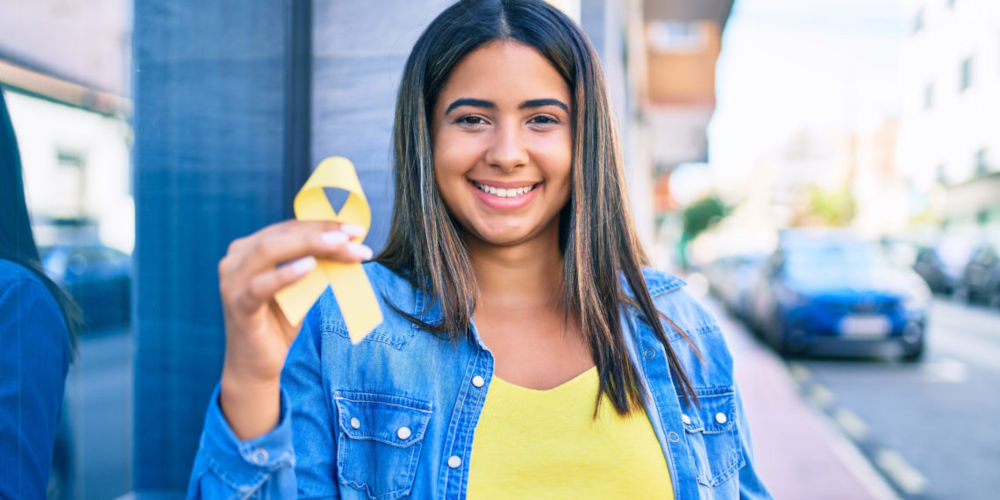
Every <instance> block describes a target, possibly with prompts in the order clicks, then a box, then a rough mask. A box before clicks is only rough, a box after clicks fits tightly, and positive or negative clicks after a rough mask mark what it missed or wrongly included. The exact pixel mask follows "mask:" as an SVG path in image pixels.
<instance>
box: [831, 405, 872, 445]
mask: <svg viewBox="0 0 1000 500" xmlns="http://www.w3.org/2000/svg"><path fill="white" fill-rule="evenodd" d="M833 420H834V421H836V422H837V425H839V426H840V428H841V429H843V430H844V432H846V433H847V435H848V436H850V437H851V439H853V440H855V441H864V439H865V438H866V437H868V424H866V423H865V421H864V420H861V417H859V416H857V415H855V414H854V412H852V411H850V410H845V409H843V408H840V409H838V410H837V411H836V412H834V414H833Z"/></svg>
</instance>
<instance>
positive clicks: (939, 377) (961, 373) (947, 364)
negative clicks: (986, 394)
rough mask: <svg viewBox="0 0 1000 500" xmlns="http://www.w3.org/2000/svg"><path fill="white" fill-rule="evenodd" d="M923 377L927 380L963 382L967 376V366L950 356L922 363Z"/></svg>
mask: <svg viewBox="0 0 1000 500" xmlns="http://www.w3.org/2000/svg"><path fill="white" fill-rule="evenodd" d="M923 373H924V377H925V378H926V379H927V381H928V382H952V383H958V382H964V381H965V379H967V378H969V367H968V365H966V364H965V363H963V362H961V361H958V360H956V359H952V358H944V359H942V360H940V361H937V362H934V363H928V364H926V365H924V369H923Z"/></svg>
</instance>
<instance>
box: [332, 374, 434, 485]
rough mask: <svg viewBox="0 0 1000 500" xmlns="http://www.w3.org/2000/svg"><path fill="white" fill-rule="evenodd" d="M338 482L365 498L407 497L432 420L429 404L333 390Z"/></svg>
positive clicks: (415, 400)
mask: <svg viewBox="0 0 1000 500" xmlns="http://www.w3.org/2000/svg"><path fill="white" fill-rule="evenodd" d="M333 397H334V402H335V403H336V405H337V426H338V428H339V430H338V432H337V478H338V479H339V481H340V482H341V484H343V485H346V486H349V487H352V488H355V489H358V490H361V491H363V492H364V493H365V494H366V495H367V496H368V497H369V498H372V499H376V500H392V499H395V498H400V497H402V496H405V495H408V494H409V493H410V490H411V488H412V487H413V479H414V477H415V474H416V471H417V463H418V462H419V460H420V448H421V446H422V441H423V439H424V433H425V432H426V430H427V423H428V422H429V421H430V418H431V403H429V402H426V401H420V400H417V399H411V398H406V397H402V396H394V395H389V394H377V393H369V392H357V391H335V392H334V396H333Z"/></svg>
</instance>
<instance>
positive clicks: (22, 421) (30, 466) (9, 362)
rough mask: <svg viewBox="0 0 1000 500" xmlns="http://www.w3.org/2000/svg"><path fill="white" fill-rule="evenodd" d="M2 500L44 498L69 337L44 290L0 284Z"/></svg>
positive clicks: (17, 282) (18, 282)
mask: <svg viewBox="0 0 1000 500" xmlns="http://www.w3.org/2000/svg"><path fill="white" fill-rule="evenodd" d="M0 342H2V345H3V348H0V373H2V374H3V375H2V376H0V498H45V488H46V484H47V482H48V478H49V466H50V464H51V463H52V448H53V446H54V444H55V437H56V429H57V428H58V427H59V419H60V416H61V412H62V402H63V389H64V388H65V383H66V372H67V370H68V369H69V357H70V353H69V336H68V334H67V332H66V324H65V322H64V320H63V316H62V313H61V312H60V311H59V306H58V304H56V301H55V299H53V298H52V295H51V294H50V293H49V291H48V289H47V288H45V285H42V284H41V283H39V282H37V281H34V280H29V279H21V278H15V279H14V280H11V281H7V282H6V283H3V282H0Z"/></svg>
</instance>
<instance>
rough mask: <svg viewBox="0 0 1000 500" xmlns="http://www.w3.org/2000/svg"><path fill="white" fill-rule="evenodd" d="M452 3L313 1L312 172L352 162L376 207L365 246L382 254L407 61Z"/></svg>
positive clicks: (390, 211)
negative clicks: (339, 159) (329, 163)
mask: <svg viewBox="0 0 1000 500" xmlns="http://www.w3.org/2000/svg"><path fill="white" fill-rule="evenodd" d="M451 3H452V2H451V1H448V0H444V1H442V0H432V1H419V2H414V1H412V0H384V1H380V2H377V3H376V2H330V1H324V0H316V1H315V2H313V86H312V87H313V96H312V98H313V122H312V126H313V136H312V157H313V166H315V165H316V164H317V163H319V161H320V160H322V159H323V158H326V157H328V156H335V155H336V156H346V157H347V158H350V159H351V161H353V162H354V165H355V166H356V167H357V169H358V176H359V177H360V179H361V183H362V184H363V186H364V189H365V194H366V195H367V196H368V200H369V203H370V204H371V207H372V229H371V233H370V234H369V236H368V239H367V240H366V242H367V243H368V244H369V245H370V246H372V248H374V249H375V250H376V251H378V250H379V249H380V248H382V246H383V245H384V243H385V240H386V237H387V236H388V232H389V221H390V217H391V215H392V189H393V187H392V147H391V144H390V136H391V134H392V120H393V114H394V109H395V105H396V91H397V89H398V88H399V78H400V75H401V74H402V71H403V64H404V63H405V62H406V57H407V56H408V55H409V53H410V49H412V48H413V44H414V43H415V42H416V41H417V37H419V36H420V33H421V32H422V31H423V30H424V28H425V27H426V26H427V25H428V24H429V23H430V22H431V20H432V19H433V18H434V16H436V15H437V14H438V13H440V12H441V11H442V10H444V9H445V7H447V6H448V5H450V4H451Z"/></svg>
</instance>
